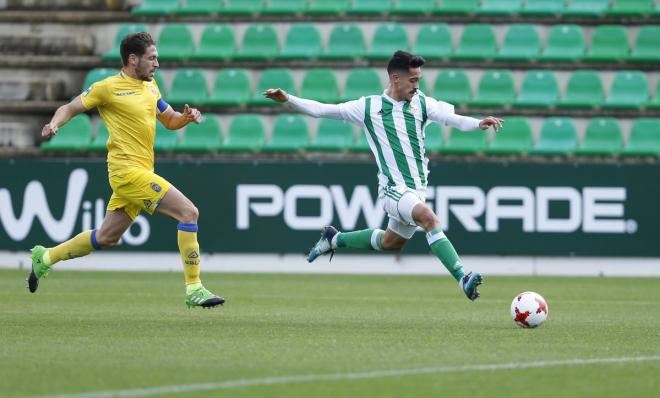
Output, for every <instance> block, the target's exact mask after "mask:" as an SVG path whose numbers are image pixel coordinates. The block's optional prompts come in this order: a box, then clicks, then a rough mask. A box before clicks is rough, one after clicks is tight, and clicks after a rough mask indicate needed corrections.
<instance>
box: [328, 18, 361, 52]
mask: <svg viewBox="0 0 660 398" xmlns="http://www.w3.org/2000/svg"><path fill="white" fill-rule="evenodd" d="M363 53H364V33H362V29H360V27H359V26H357V25H354V24H338V25H335V27H334V28H332V31H331V32H330V39H329V40H328V47H327V48H326V50H325V52H324V53H323V54H322V55H321V57H322V58H326V59H351V58H355V57H359V56H361V55H362V54H363Z"/></svg>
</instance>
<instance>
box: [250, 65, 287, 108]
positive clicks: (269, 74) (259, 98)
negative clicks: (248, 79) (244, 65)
mask: <svg viewBox="0 0 660 398" xmlns="http://www.w3.org/2000/svg"><path fill="white" fill-rule="evenodd" d="M269 88H281V89H282V90H284V91H286V92H288V93H291V94H293V95H296V93H297V91H296V88H295V85H294V83H293V76H292V75H291V71H290V70H289V69H280V68H273V69H264V70H263V71H262V72H261V76H259V82H258V83H257V89H256V90H255V91H254V95H252V99H251V100H250V101H249V104H251V105H260V106H274V105H277V103H276V102H275V101H273V100H270V99H268V98H266V97H264V96H263V92H264V91H266V90H267V89H269Z"/></svg>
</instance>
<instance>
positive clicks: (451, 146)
mask: <svg viewBox="0 0 660 398" xmlns="http://www.w3.org/2000/svg"><path fill="white" fill-rule="evenodd" d="M487 143H488V135H487V134H486V133H485V132H483V131H481V130H479V131H461V130H458V129H456V128H452V129H451V132H450V134H449V139H448V140H447V143H446V144H445V146H444V147H443V148H442V149H440V152H441V153H445V154H461V155H476V154H479V153H481V152H483V150H484V149H485V148H486V144H487Z"/></svg>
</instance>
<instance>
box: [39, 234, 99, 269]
mask: <svg viewBox="0 0 660 398" xmlns="http://www.w3.org/2000/svg"><path fill="white" fill-rule="evenodd" d="M100 249H101V247H100V246H99V245H98V243H96V230H93V231H84V232H81V233H79V234H78V235H76V236H74V237H73V238H71V239H69V240H67V241H66V242H64V243H61V244H59V245H57V246H55V247H53V248H51V249H48V250H47V251H46V253H45V254H44V258H43V261H44V263H45V264H46V265H49V266H50V265H53V264H55V263H57V262H59V261H62V260H70V259H72V258H76V257H82V256H86V255H88V254H89V253H91V252H93V251H94V250H100Z"/></svg>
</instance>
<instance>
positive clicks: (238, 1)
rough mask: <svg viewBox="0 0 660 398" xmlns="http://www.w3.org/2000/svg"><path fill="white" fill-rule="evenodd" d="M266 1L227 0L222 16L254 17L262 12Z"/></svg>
mask: <svg viewBox="0 0 660 398" xmlns="http://www.w3.org/2000/svg"><path fill="white" fill-rule="evenodd" d="M264 3H265V0H227V2H226V3H225V8H224V9H223V10H222V14H227V15H253V14H256V13H258V12H259V11H261V10H262V9H263V7H264Z"/></svg>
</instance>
